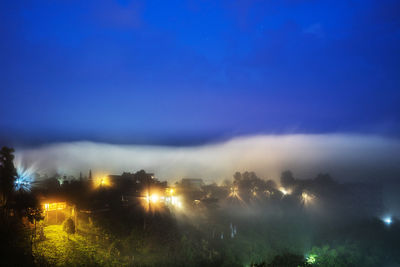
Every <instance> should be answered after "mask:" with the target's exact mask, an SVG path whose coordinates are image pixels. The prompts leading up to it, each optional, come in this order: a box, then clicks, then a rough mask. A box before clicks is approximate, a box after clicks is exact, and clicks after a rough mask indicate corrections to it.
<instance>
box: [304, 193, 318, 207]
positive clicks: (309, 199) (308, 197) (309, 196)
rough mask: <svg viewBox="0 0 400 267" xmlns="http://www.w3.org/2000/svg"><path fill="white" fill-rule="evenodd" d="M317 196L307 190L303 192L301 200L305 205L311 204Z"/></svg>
mask: <svg viewBox="0 0 400 267" xmlns="http://www.w3.org/2000/svg"><path fill="white" fill-rule="evenodd" d="M314 198H315V196H314V195H312V194H309V193H306V192H303V193H302V194H301V201H302V202H303V204H304V205H307V204H310V203H312V202H313V200H314Z"/></svg>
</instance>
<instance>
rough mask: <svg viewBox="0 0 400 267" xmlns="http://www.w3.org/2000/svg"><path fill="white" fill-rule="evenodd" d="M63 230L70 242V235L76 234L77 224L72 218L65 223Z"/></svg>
mask: <svg viewBox="0 0 400 267" xmlns="http://www.w3.org/2000/svg"><path fill="white" fill-rule="evenodd" d="M63 230H64V231H65V232H66V233H67V236H68V240H69V235H73V234H75V223H74V221H73V220H72V219H71V218H68V219H66V220H65V221H64V223H63Z"/></svg>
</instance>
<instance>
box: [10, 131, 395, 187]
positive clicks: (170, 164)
mask: <svg viewBox="0 0 400 267" xmlns="http://www.w3.org/2000/svg"><path fill="white" fill-rule="evenodd" d="M16 157H17V159H18V160H19V161H22V162H24V163H25V164H26V165H28V166H31V165H34V166H35V167H36V168H37V171H38V172H39V173H41V174H44V173H48V174H51V173H54V172H58V173H60V174H67V175H74V176H78V175H79V172H82V173H83V175H86V173H87V172H88V170H89V169H92V170H93V172H94V173H96V172H101V173H113V174H119V173H121V172H123V171H130V172H133V171H137V170H140V169H144V170H146V171H148V172H154V173H155V174H156V177H158V178H159V179H161V180H168V181H175V180H178V179H180V178H182V177H191V178H203V179H204V180H205V181H206V182H211V181H217V182H220V181H222V180H223V179H227V178H229V179H230V178H231V177H232V174H233V173H234V172H235V171H246V170H248V171H255V172H256V173H257V174H258V176H259V177H262V178H268V179H278V178H279V176H280V173H281V172H282V171H283V170H287V169H290V170H292V171H293V173H294V174H295V176H296V177H297V178H304V179H306V178H313V177H315V176H316V174H318V173H320V172H323V173H326V172H328V173H330V174H331V175H332V176H333V177H334V178H335V179H337V180H339V181H351V180H369V179H384V178H400V142H399V141H398V140H395V139H389V138H383V137H377V136H362V135H345V134H335V135H332V134H327V135H299V134H296V135H257V136H247V137H240V138H235V139H231V140H229V141H226V142H221V143H217V144H209V145H203V146H192V147H167V146H148V145H147V146H144V145H113V144H105V143H93V142H86V141H83V142H71V143H57V144H50V145H44V146H41V147H36V148H16Z"/></svg>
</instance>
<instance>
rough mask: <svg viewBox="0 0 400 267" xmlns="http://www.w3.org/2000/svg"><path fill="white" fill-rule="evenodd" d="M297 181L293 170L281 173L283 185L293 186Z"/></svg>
mask: <svg viewBox="0 0 400 267" xmlns="http://www.w3.org/2000/svg"><path fill="white" fill-rule="evenodd" d="M294 183H295V179H294V177H293V174H292V172H291V171H284V172H282V175H281V185H282V186H283V187H291V186H293V185H294Z"/></svg>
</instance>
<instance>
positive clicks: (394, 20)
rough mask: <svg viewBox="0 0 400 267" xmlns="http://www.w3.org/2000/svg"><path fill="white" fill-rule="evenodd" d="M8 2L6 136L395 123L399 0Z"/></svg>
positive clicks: (0, 10) (200, 133)
mask: <svg viewBox="0 0 400 267" xmlns="http://www.w3.org/2000/svg"><path fill="white" fill-rule="evenodd" d="M18 2H20V1H14V0H12V1H1V3H0V32H1V37H0V38H1V39H0V99H1V104H0V136H1V137H0V138H1V139H0V140H3V142H10V143H27V144H31V143H35V144H37V143H46V142H55V141H71V140H93V141H103V142H113V143H148V144H156V143H157V144H193V143H199V142H208V141H212V140H216V139H221V138H229V137H232V136H237V135H248V134H260V133H265V134H281V133H361V134H371V133H372V134H379V135H385V136H394V137H397V138H398V137H400V1H397V0H394V1H387V0H375V1H369V0H353V1H341V0H334V1H317V0H311V1H303V0H299V1H295V0H286V1H250V0H241V1H234V0H229V1H194V0H193V1H165V0H164V1H118V2H117V1H114V2H113V1H99V0H96V1H54V0H51V1H21V2H24V3H23V4H22V3H18ZM112 2H113V3H112Z"/></svg>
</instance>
